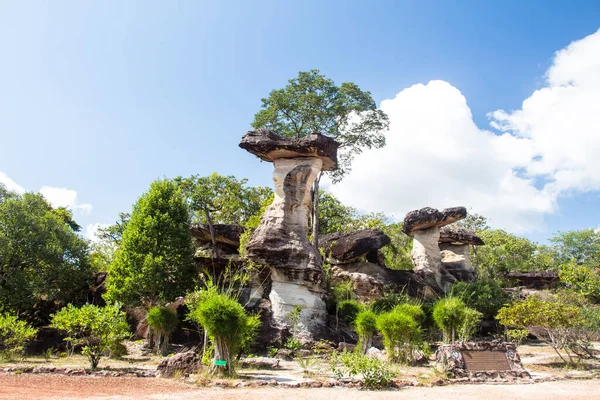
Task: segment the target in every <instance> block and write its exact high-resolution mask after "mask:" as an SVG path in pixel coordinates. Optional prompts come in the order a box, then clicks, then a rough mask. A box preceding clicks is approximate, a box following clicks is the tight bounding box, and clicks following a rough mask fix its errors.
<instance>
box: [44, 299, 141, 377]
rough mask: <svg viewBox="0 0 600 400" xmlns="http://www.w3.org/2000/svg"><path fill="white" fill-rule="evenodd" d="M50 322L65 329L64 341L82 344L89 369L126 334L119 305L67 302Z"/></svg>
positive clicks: (126, 330)
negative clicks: (77, 305) (78, 304)
mask: <svg viewBox="0 0 600 400" xmlns="http://www.w3.org/2000/svg"><path fill="white" fill-rule="evenodd" d="M52 326H53V327H55V328H57V329H61V330H64V331H65V332H66V333H67V335H68V336H67V337H66V338H65V340H66V341H68V342H70V343H73V344H80V345H82V346H83V347H82V349H81V352H82V353H83V354H84V355H86V356H88V358H89V360H90V364H91V366H92V369H96V368H97V367H98V363H99V362H100V359H101V358H102V356H103V355H104V354H105V353H106V352H108V351H110V350H111V349H113V348H115V347H116V346H117V345H119V344H120V343H121V342H122V341H123V340H125V339H127V338H129V337H130V336H131V334H130V333H129V325H128V324H127V320H126V319H125V313H124V312H122V311H120V310H119V306H118V305H113V306H106V307H97V306H95V305H91V304H86V305H84V306H83V307H81V308H77V307H74V306H73V305H71V304H69V305H68V306H67V307H64V308H63V309H61V310H60V311H59V312H58V313H56V314H55V315H53V316H52Z"/></svg>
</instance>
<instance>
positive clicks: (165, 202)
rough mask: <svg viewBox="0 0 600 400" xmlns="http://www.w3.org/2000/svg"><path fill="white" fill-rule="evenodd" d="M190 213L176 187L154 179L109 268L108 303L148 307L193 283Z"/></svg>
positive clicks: (167, 182) (183, 291) (135, 212)
mask: <svg viewBox="0 0 600 400" xmlns="http://www.w3.org/2000/svg"><path fill="white" fill-rule="evenodd" d="M194 251H195V249H194V245H193V242H192V236H191V233H190V228H189V214H188V209H187V207H186V205H185V203H184V199H183V196H182V194H181V191H180V190H179V189H178V187H177V185H176V184H175V183H173V182H170V181H167V180H158V181H154V182H153V183H152V184H151V185H150V190H149V191H148V192H147V193H145V194H143V195H142V196H141V197H140V199H139V200H138V202H137V203H136V204H135V206H134V207H133V212H132V214H131V220H130V221H129V223H128V224H127V226H126V228H125V231H124V232H123V239H122V244H121V246H120V247H119V249H118V250H117V252H116V254H115V257H114V260H113V262H112V263H111V265H110V267H109V271H108V272H109V273H108V277H107V280H106V288H107V292H106V294H105V295H104V298H105V299H106V300H107V301H119V302H121V303H123V304H124V305H127V306H136V305H144V306H146V307H147V308H151V307H152V306H153V305H156V304H158V303H161V302H167V301H170V300H172V299H174V298H176V297H177V296H183V295H184V294H185V293H186V292H187V291H188V290H191V289H192V288H193V287H194V286H195V285H196V283H197V276H196V275H197V274H196V270H195V267H194V265H193V256H194Z"/></svg>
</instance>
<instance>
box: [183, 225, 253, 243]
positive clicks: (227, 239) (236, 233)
mask: <svg viewBox="0 0 600 400" xmlns="http://www.w3.org/2000/svg"><path fill="white" fill-rule="evenodd" d="M213 228H214V230H215V240H216V242H217V243H219V244H224V245H227V246H232V247H235V248H238V247H239V245H240V236H241V235H242V233H244V231H245V230H246V229H245V228H244V227H243V226H240V225H234V224H213ZM190 231H191V233H192V236H193V237H194V238H195V239H196V240H197V241H198V242H199V243H211V237H210V228H209V226H208V224H192V225H191V226H190Z"/></svg>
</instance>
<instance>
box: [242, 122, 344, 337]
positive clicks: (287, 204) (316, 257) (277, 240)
mask: <svg viewBox="0 0 600 400" xmlns="http://www.w3.org/2000/svg"><path fill="white" fill-rule="evenodd" d="M240 147H242V148H244V149H246V150H248V151H249V152H251V153H253V154H255V155H257V156H258V157H260V158H261V159H263V160H266V161H272V162H273V164H274V167H275V170H274V172H273V183H274V186H275V199H274V201H273V203H272V204H271V205H270V206H269V207H268V208H267V210H266V211H265V213H264V215H263V216H262V218H261V222H260V225H259V226H258V228H257V229H256V230H255V231H254V234H253V235H252V238H251V240H250V242H249V244H248V246H247V247H246V249H247V257H248V258H249V259H251V260H253V261H255V262H257V263H260V264H263V265H267V266H269V267H270V270H271V280H272V286H271V291H270V294H269V299H270V301H271V307H272V315H273V319H274V322H275V323H276V324H278V325H280V326H281V327H285V326H286V325H289V321H288V316H289V314H290V313H291V312H292V311H293V310H294V309H295V308H296V307H297V306H300V307H301V309H302V312H301V317H300V321H299V325H300V326H299V327H298V328H299V329H300V336H302V337H303V338H305V340H307V341H308V340H311V339H312V338H313V336H314V335H315V334H316V333H317V332H319V331H320V329H322V328H323V327H324V326H325V321H326V317H327V312H326V309H325V301H324V300H325V294H326V288H325V281H324V275H323V269H322V266H321V256H320V254H319V252H318V251H317V249H315V248H314V247H312V246H311V244H310V243H309V241H308V215H309V213H310V206H311V188H312V185H313V183H314V181H315V179H316V178H317V176H318V175H319V173H320V172H321V170H322V169H334V168H335V166H336V165H337V164H336V163H337V161H336V160H337V159H336V155H337V143H335V142H334V141H333V140H332V139H330V138H327V137H325V136H321V135H310V136H307V137H304V138H300V139H285V138H281V137H279V136H278V135H276V134H274V133H273V132H270V131H267V130H259V131H252V132H248V134H247V135H246V136H244V137H243V138H242V142H241V143H240Z"/></svg>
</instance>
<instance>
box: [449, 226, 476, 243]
mask: <svg viewBox="0 0 600 400" xmlns="http://www.w3.org/2000/svg"><path fill="white" fill-rule="evenodd" d="M440 243H459V244H470V245H473V246H481V245H484V244H485V243H484V241H483V239H481V238H480V237H479V236H477V235H476V234H475V232H473V231H471V230H469V229H465V228H453V227H450V226H445V227H444V228H442V229H440Z"/></svg>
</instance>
